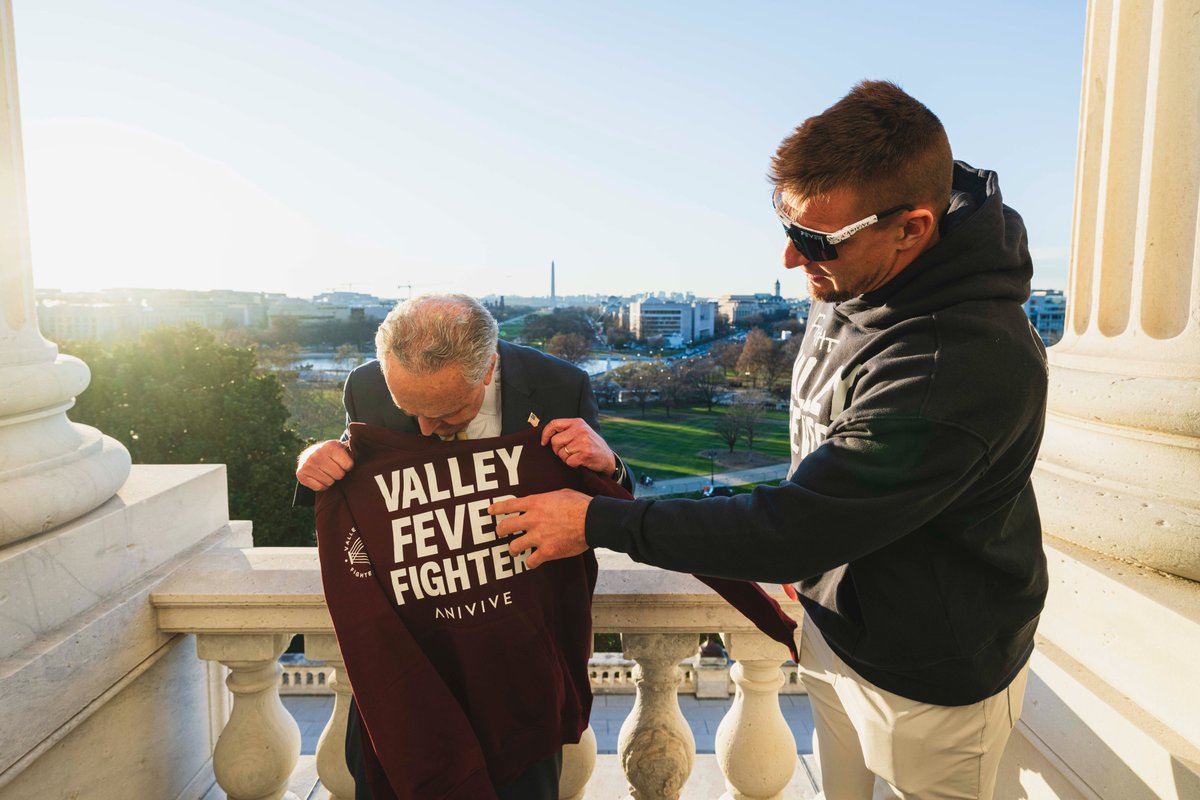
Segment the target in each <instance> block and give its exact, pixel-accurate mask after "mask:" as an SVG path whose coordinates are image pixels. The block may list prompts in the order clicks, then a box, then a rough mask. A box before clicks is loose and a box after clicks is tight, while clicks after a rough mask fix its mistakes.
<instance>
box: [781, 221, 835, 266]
mask: <svg viewBox="0 0 1200 800" xmlns="http://www.w3.org/2000/svg"><path fill="white" fill-rule="evenodd" d="M787 233H788V238H789V239H791V240H792V244H793V245H795V247H796V249H797V250H798V251H800V255H802V256H804V257H805V258H806V259H808V260H809V261H833V260H834V259H835V258H837V248H836V247H834V246H833V245H831V244H827V243H826V242H825V239H824V237H817V236H813V235H812V234H810V233H808V232H807V231H804V230H801V229H800V228H794V227H793V228H788V232H787Z"/></svg>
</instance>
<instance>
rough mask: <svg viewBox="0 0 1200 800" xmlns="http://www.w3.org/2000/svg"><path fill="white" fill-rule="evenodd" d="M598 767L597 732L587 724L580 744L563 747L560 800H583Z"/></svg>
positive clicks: (559, 788)
mask: <svg viewBox="0 0 1200 800" xmlns="http://www.w3.org/2000/svg"><path fill="white" fill-rule="evenodd" d="M595 768H596V732H595V731H593V730H592V726H591V725H589V726H587V728H586V729H584V731H583V735H582V736H580V737H579V743H578V744H568V745H566V746H565V747H563V768H562V775H561V776H560V777H559V779H558V796H559V800H583V794H584V791H585V790H586V789H587V784H588V781H589V780H590V779H591V777H592V771H593V770H595Z"/></svg>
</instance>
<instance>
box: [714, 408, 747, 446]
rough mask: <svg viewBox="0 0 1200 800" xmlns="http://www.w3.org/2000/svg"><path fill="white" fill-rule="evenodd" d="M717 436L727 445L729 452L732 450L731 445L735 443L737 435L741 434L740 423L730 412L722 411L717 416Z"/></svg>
mask: <svg viewBox="0 0 1200 800" xmlns="http://www.w3.org/2000/svg"><path fill="white" fill-rule="evenodd" d="M716 429H717V436H720V437H721V441H723V442H725V444H727V445H729V452H731V453H732V452H733V446H734V445H735V444H737V440H738V437H740V436H741V435H742V423H741V420H739V419H738V418H737V416H735V415H734V414H732V413H728V412H726V413H724V414H722V415H721V416H719V417H717V424H716Z"/></svg>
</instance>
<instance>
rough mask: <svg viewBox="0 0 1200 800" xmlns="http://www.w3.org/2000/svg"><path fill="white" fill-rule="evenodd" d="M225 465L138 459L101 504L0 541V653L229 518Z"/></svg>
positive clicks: (118, 590) (121, 586) (67, 618)
mask: <svg viewBox="0 0 1200 800" xmlns="http://www.w3.org/2000/svg"><path fill="white" fill-rule="evenodd" d="M226 509H227V499H226V490H225V468H224V467H223V466H221V465H198V466H197V465H187V466H138V467H134V469H133V472H132V474H131V475H130V477H129V480H128V481H126V483H125V485H124V486H123V487H122V488H121V490H120V492H118V493H117V495H116V496H115V497H113V498H111V499H110V500H108V502H106V503H104V504H103V505H101V506H100V507H99V508H97V509H95V510H93V511H91V512H89V513H88V514H85V515H84V516H82V517H80V518H78V519H76V520H74V521H72V522H70V523H68V524H66V525H63V526H61V527H58V528H55V529H53V530H50V531H47V532H45V533H42V534H38V535H37V536H33V537H31V538H29V539H26V540H24V541H22V542H20V543H18V544H15V545H12V546H9V547H6V548H3V549H0V587H3V594H4V595H5V597H4V614H3V615H0V658H5V657H7V656H11V655H12V654H14V653H16V652H17V651H19V650H21V649H22V648H24V647H27V646H28V645H30V644H32V643H33V642H35V641H36V640H37V639H39V638H40V637H43V636H47V635H52V633H53V632H54V631H55V630H56V629H58V628H59V627H61V626H63V625H65V624H68V623H70V622H71V621H72V620H73V619H74V618H75V617H78V616H79V615H81V614H84V613H86V612H87V610H88V609H89V608H92V607H93V606H96V605H97V604H100V603H103V602H105V601H106V600H108V599H110V598H112V597H116V596H118V595H120V594H122V593H123V592H124V591H125V590H126V589H127V587H129V586H131V585H133V584H135V583H136V582H137V581H139V580H140V579H141V578H142V577H143V576H144V575H146V574H147V573H149V572H152V571H153V570H155V569H157V568H158V567H160V566H161V565H162V564H164V563H167V562H168V561H169V560H171V559H172V558H174V557H175V556H176V554H178V553H179V552H180V551H182V550H186V549H187V548H190V547H192V546H193V545H195V544H196V543H197V542H199V541H201V540H202V539H204V538H205V537H207V536H209V535H210V534H212V532H213V531H215V530H217V529H218V528H220V527H221V526H222V525H224V524H226V523H227V522H228V520H229V514H228V511H227V510H226Z"/></svg>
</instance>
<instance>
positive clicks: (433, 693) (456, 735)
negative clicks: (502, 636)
mask: <svg viewBox="0 0 1200 800" xmlns="http://www.w3.org/2000/svg"><path fill="white" fill-rule="evenodd" d="M355 529H356V525H355V521H354V517H353V515H352V514H351V513H350V509H349V508H348V506H347V504H346V501H345V497H344V495H343V493H342V490H341V487H340V486H336V485H335V486H334V487H333V488H331V489H328V490H326V491H324V492H322V493H321V495H320V497H319V498H318V500H317V550H318V555H319V558H320V561H321V583H322V584H323V586H324V589H325V600H326V604H327V605H328V607H329V615H330V616H331V617H332V618H333V627H334V631H335V632H336V633H337V640H338V646H339V647H340V649H341V651H342V658H343V660H344V662H345V664H346V673H347V675H348V676H349V678H350V683H351V685H352V686H353V689H354V697H355V699H356V700H357V701H358V708H359V712H360V713H361V714H362V718H363V723H364V725H365V727H366V730H367V733H368V735H369V737H370V744H371V746H372V747H373V748H374V750H375V754H376V755H377V757H378V762H379V765H380V766H381V767H382V768H383V772H384V773H385V774H386V775H387V783H388V785H386V786H380V785H375V784H376V782H377V781H378V779H379V777H378V775H377V774H372V775H370V776H369V777H374V778H375V780H374V781H372V787H371V788H372V795H373V796H374V797H375V798H377V800H386V799H387V798H391V797H394V798H397V800H420V798H426V797H438V798H442V800H487V798H492V800H495V797H496V794H495V790H494V788H493V786H492V782H491V779H490V778H489V777H488V772H487V766H486V763H485V761H484V757H483V752H482V750H481V748H480V746H479V742H478V740H477V738H476V736H475V732H474V730H473V729H472V727H471V724H470V722H469V721H468V720H467V717H466V715H465V714H464V713H463V710H462V707H461V706H460V705H459V703H458V701H457V700H456V699H455V698H454V695H453V694H452V693H451V692H450V689H449V687H447V686H446V684H445V682H444V681H443V680H442V678H441V676H439V675H438V674H437V670H436V669H434V667H433V665H432V664H431V663H430V662H429V660H428V659H427V658H426V657H425V655H424V653H423V652H422V651H421V648H420V647H419V646H418V645H417V643H416V641H415V640H414V639H413V637H412V634H411V633H410V632H409V630H408V628H407V627H405V625H404V623H403V622H402V621H401V620H400V619H399V617H398V616H397V615H396V613H395V611H394V610H393V609H392V607H391V604H390V603H389V601H388V599H387V597H386V595H385V594H384V588H383V587H384V582H385V581H384V577H383V576H382V575H379V574H377V573H376V570H375V569H374V567H373V565H372V566H371V568H370V574H364V572H365V568H366V565H364V564H362V563H359V564H356V566H357V567H358V570H357V573H356V572H355V571H353V570H351V569H350V564H349V562H348V556H347V551H346V547H345V540H346V539H347V537H348V535H350V534H352V533H353V532H354V530H355ZM363 552H364V554H365V551H363ZM447 742H452V743H454V746H452V747H446V746H445V744H446V743H447Z"/></svg>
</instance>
